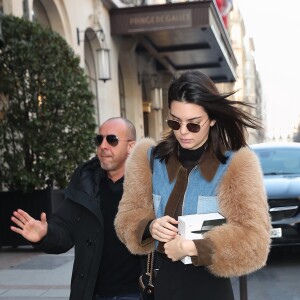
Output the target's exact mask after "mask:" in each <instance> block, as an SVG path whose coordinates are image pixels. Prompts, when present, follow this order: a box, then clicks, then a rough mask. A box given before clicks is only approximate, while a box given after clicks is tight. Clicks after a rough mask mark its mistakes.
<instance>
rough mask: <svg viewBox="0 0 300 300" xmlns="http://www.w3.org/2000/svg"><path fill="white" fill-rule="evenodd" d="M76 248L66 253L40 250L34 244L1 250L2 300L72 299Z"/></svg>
mask: <svg viewBox="0 0 300 300" xmlns="http://www.w3.org/2000/svg"><path fill="white" fill-rule="evenodd" d="M73 257H74V251H73V249H72V250H70V251H69V252H67V253H65V254H60V255H52V254H44V253H41V252H37V251H35V250H33V249H32V247H30V246H26V247H18V248H9V247H7V248H6V247H3V248H2V249H1V250H0V300H5V299H7V300H21V299H24V300H26V299H27V300H29V299H32V300H38V299H43V300H67V299H69V292H70V288H69V285H70V281H71V272H72V265H73Z"/></svg>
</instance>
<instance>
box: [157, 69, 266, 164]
mask: <svg viewBox="0 0 300 300" xmlns="http://www.w3.org/2000/svg"><path fill="white" fill-rule="evenodd" d="M234 93H235V91H232V92H230V93H224V94H220V93H219V91H218V89H217V87H216V85H215V84H214V82H213V81H212V80H211V79H210V78H209V77H208V76H206V75H204V74H203V73H201V72H198V71H188V72H185V73H183V74H182V75H181V76H180V77H179V78H178V79H174V80H173V81H172V83H171V84H170V87H169V90H168V107H169V109H170V107H171V103H172V101H180V102H186V103H193V104H197V105H199V106H202V107H203V108H204V110H205V111H206V113H207V114H208V117H209V118H210V120H215V121H216V123H215V125H214V126H213V127H211V128H210V131H209V135H208V141H207V142H208V147H209V148H211V149H212V151H213V152H214V154H215V156H216V157H217V159H218V160H219V161H220V162H221V163H225V162H226V159H227V158H226V156H225V155H224V153H223V151H222V149H224V148H225V149H230V150H238V149H240V148H241V147H244V146H247V142H246V128H253V129H261V128H262V127H261V123H260V122H259V120H258V119H257V118H256V117H254V116H252V115H251V114H250V113H248V112H246V111H243V110H242V107H250V108H253V106H252V105H250V104H248V103H245V102H240V101H234V100H229V99H228V97H230V96H231V95H233V94H234ZM177 149H178V141H177V139H176V137H175V135H174V133H173V131H171V132H170V133H169V134H167V135H166V136H165V137H164V138H163V140H162V141H161V142H160V143H159V144H158V145H157V147H156V149H155V151H154V155H155V157H158V158H160V159H161V160H164V159H165V160H168V158H169V157H170V156H171V155H172V154H173V153H176V155H177Z"/></svg>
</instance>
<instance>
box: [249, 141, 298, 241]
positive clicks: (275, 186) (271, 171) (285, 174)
mask: <svg viewBox="0 0 300 300" xmlns="http://www.w3.org/2000/svg"><path fill="white" fill-rule="evenodd" d="M251 148H252V149H253V150H254V151H255V153H256V154H257V156H258V158H259V160H260V164H261V167H262V170H263V173H264V183H265V187H266V191H267V196H268V202H269V207H270V215H271V219H272V227H273V229H272V231H271V237H272V246H287V245H300V143H261V144H255V145H251Z"/></svg>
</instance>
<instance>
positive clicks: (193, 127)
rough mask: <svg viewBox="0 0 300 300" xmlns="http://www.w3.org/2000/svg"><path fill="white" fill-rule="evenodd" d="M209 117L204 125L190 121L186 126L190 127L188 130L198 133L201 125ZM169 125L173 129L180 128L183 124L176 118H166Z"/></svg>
mask: <svg viewBox="0 0 300 300" xmlns="http://www.w3.org/2000/svg"><path fill="white" fill-rule="evenodd" d="M208 120H209V119H207V120H206V121H205V122H204V123H203V124H202V125H200V124H198V123H192V122H188V123H186V124H185V126H186V128H187V129H188V131H190V132H193V133H196V132H199V131H200V129H201V127H202V126H203V125H204V124H205V123H206V122H207V121H208ZM166 122H167V124H168V126H169V127H170V128H171V129H172V130H179V129H180V127H181V125H182V124H183V123H182V122H178V121H175V120H170V119H169V120H166Z"/></svg>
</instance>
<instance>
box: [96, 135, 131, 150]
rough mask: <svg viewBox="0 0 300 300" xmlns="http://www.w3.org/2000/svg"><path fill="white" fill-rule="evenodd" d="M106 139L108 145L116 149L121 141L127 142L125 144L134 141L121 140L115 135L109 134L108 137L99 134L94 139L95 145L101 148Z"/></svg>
mask: <svg viewBox="0 0 300 300" xmlns="http://www.w3.org/2000/svg"><path fill="white" fill-rule="evenodd" d="M104 138H106V141H107V143H108V144H109V145H111V146H113V147H116V146H117V145H118V144H119V142H121V141H125V142H131V141H132V140H120V139H119V138H118V137H117V136H116V135H115V134H108V135H102V134H98V135H96V136H95V138H94V142H95V145H96V146H97V147H99V146H100V145H101V144H102V142H103V140H104Z"/></svg>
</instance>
